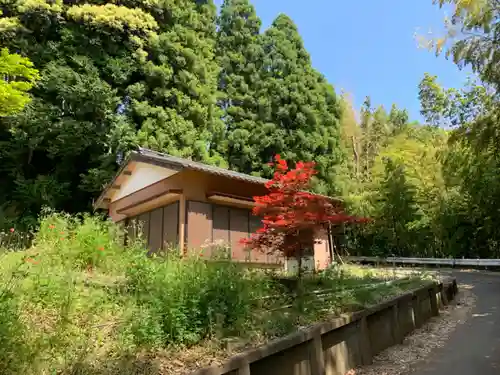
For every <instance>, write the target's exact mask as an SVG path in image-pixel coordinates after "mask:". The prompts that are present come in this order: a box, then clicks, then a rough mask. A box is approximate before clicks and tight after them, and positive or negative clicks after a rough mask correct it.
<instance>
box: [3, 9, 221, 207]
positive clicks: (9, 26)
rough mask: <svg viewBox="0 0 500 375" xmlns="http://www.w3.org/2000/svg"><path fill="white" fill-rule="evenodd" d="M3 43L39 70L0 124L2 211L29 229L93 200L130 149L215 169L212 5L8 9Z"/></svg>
mask: <svg viewBox="0 0 500 375" xmlns="http://www.w3.org/2000/svg"><path fill="white" fill-rule="evenodd" d="M2 10H3V11H4V14H5V15H8V17H7V16H6V17H3V18H2V19H1V20H2V23H1V26H0V43H1V44H3V45H6V46H7V47H9V48H10V49H12V50H17V51H21V53H22V54H23V55H24V56H27V57H28V58H30V60H31V61H33V63H34V64H35V66H37V67H38V68H39V69H40V77H41V79H40V82H39V84H38V85H37V86H36V87H34V88H33V90H32V94H33V101H32V102H31V103H30V104H29V105H28V106H27V107H26V110H25V111H23V112H22V113H20V114H18V115H17V116H12V117H9V118H4V119H0V122H1V123H2V125H4V126H2V127H1V128H2V129H7V128H8V129H9V130H8V131H7V130H0V132H1V133H0V146H1V147H0V156H1V158H2V166H1V167H0V168H1V169H2V172H3V173H2V177H1V181H0V185H1V187H0V189H1V190H2V197H1V198H0V199H1V200H0V206H1V207H3V210H4V213H5V214H6V215H8V216H12V217H16V216H19V215H20V216H22V217H34V215H36V214H37V213H38V211H39V210H40V207H41V206H42V205H49V206H51V207H54V208H57V209H64V210H66V211H69V212H75V211H84V210H87V209H89V208H90V203H91V198H92V197H93V196H94V195H95V194H96V192H97V191H99V190H100V189H101V188H102V185H103V184H104V183H105V182H107V181H108V180H109V178H110V176H111V175H112V174H113V173H114V171H115V170H116V168H117V164H116V161H117V159H118V160H119V159H120V158H121V157H123V156H124V155H125V154H126V153H127V152H128V151H129V150H130V149H131V148H132V147H136V146H138V145H140V146H147V147H150V148H154V149H157V150H162V151H166V152H169V153H173V154H177V155H180V156H184V157H192V158H194V159H197V160H203V161H206V162H211V163H219V164H223V159H222V156H221V155H220V154H219V152H218V151H217V142H218V140H219V139H220V138H221V137H222V136H223V135H222V131H223V124H222V122H221V120H220V115H219V110H218V107H217V103H216V92H217V75H218V67H217V63H216V62H215V59H214V48H215V34H216V33H215V15H216V8H215V6H214V5H213V4H212V2H211V1H195V0H179V1H166V2H153V3H151V2H149V1H139V2H127V1H123V2H120V3H119V4H117V3H114V2H100V3H99V4H96V3H94V2H77V3H76V4H75V3H72V2H64V3H63V2H52V1H44V0H37V1H31V0H20V1H17V2H4V3H3V4H2Z"/></svg>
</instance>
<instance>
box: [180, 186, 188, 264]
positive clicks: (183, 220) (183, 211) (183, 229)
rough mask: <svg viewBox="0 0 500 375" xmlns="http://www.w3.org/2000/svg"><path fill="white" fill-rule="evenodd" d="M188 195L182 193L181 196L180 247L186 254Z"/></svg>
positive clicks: (182, 252)
mask: <svg viewBox="0 0 500 375" xmlns="http://www.w3.org/2000/svg"><path fill="white" fill-rule="evenodd" d="M186 215H187V213H186V196H185V195H184V194H181V196H180V198H179V249H180V252H181V254H180V255H183V254H184V247H185V246H187V244H185V243H184V239H185V236H186Z"/></svg>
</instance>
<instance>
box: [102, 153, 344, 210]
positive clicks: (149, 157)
mask: <svg viewBox="0 0 500 375" xmlns="http://www.w3.org/2000/svg"><path fill="white" fill-rule="evenodd" d="M131 160H137V161H143V162H145V163H152V164H156V165H160V166H164V167H167V168H172V169H183V168H186V169H192V170H197V171H201V172H205V173H210V174H213V175H217V176H222V177H228V178H233V179H235V180H240V181H245V182H249V183H253V184H265V183H266V182H267V181H269V180H266V179H265V178H262V177H256V176H251V175H248V174H245V173H240V172H235V171H231V170H229V169H224V168H220V167H215V166H213V165H208V164H204V163H200V162H196V161H192V160H189V159H183V158H179V157H177V156H172V155H168V154H164V153H161V152H157V151H153V150H149V149H147V148H139V149H138V150H137V151H133V152H132V153H131V154H130V155H129V157H128V158H127V159H126V160H124V161H123V163H122V165H121V167H120V169H119V170H118V173H117V174H116V176H115V178H114V179H113V181H111V182H110V183H109V184H108V185H107V186H106V187H105V188H104V191H103V192H102V193H101V196H100V197H99V198H98V199H97V201H96V202H95V204H94V207H100V205H101V203H102V202H103V199H104V198H105V195H106V192H107V191H108V190H109V188H110V187H111V186H112V184H113V182H114V181H115V180H116V178H117V177H118V176H119V175H120V174H121V173H122V172H123V170H124V168H125V167H126V165H127V164H128V163H129V162H130V161H131ZM318 195H319V194H318ZM325 197H326V196H325ZM326 198H328V199H331V200H335V201H338V202H340V201H341V200H340V199H338V198H333V197H326Z"/></svg>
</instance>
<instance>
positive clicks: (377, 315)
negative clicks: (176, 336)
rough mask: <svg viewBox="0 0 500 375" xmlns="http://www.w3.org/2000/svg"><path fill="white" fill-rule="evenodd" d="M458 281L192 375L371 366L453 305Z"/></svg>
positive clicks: (329, 374)
mask: <svg viewBox="0 0 500 375" xmlns="http://www.w3.org/2000/svg"><path fill="white" fill-rule="evenodd" d="M457 292H458V288H457V283H456V280H455V279H454V278H449V279H446V280H444V281H443V282H441V283H429V284H428V285H426V286H424V287H422V288H420V289H417V290H415V291H412V292H409V293H406V294H403V295H401V296H398V297H396V298H394V299H392V300H389V301H387V302H384V303H382V304H379V305H376V306H373V307H370V308H369V309H366V310H362V311H359V312H356V313H353V314H348V315H347V314H346V315H344V316H342V317H340V318H337V319H334V320H332V321H330V322H326V323H320V324H317V325H315V326H313V327H311V328H308V329H305V330H301V331H299V332H296V333H293V334H291V335H289V336H287V337H284V338H282V339H279V340H276V341H273V342H271V343H269V344H267V345H264V346H262V347H260V348H257V349H253V350H251V351H248V352H245V353H242V354H239V355H237V356H234V357H232V358H230V359H229V360H228V361H227V362H226V363H225V364H224V365H223V366H221V367H208V368H204V369H201V370H198V371H196V372H195V373H193V374H192V375H280V374H284V375H344V374H345V373H346V372H347V371H349V370H350V369H352V368H354V367H356V366H359V365H365V364H370V363H371V362H372V357H373V356H374V355H376V354H377V353H379V352H381V351H382V350H384V349H386V348H388V347H390V346H392V345H395V344H398V343H401V342H402V341H403V338H404V337H405V336H406V335H407V334H408V333H410V332H411V331H413V330H414V329H415V328H418V327H420V326H421V325H422V324H423V323H424V322H425V321H426V320H428V319H429V318H430V317H432V316H435V315H438V314H439V307H440V306H443V305H446V304H448V301H450V300H451V299H453V297H454V296H455V294H456V293H457Z"/></svg>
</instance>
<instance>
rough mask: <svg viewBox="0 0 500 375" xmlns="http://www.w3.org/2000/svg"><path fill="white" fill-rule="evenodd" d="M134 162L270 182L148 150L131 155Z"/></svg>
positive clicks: (253, 181) (249, 180) (250, 180)
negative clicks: (153, 163)
mask: <svg viewBox="0 0 500 375" xmlns="http://www.w3.org/2000/svg"><path fill="white" fill-rule="evenodd" d="M131 159H132V160H134V159H135V160H143V161H146V162H147V161H153V162H155V164H160V165H161V164H163V165H165V166H174V167H180V168H187V169H193V170H197V171H201V172H206V173H210V174H215V175H218V176H224V177H229V178H234V179H236V180H241V181H246V182H251V183H254V184H265V183H266V182H267V181H268V180H266V179H265V178H261V177H256V176H251V175H248V174H244V173H240V172H235V171H231V170H229V169H224V168H220V167H215V166H213V165H208V164H203V163H199V162H196V161H192V160H188V159H182V158H179V157H176V156H172V155H168V154H164V153H161V152H157V151H152V150H148V149H146V148H139V150H138V151H134V152H132V154H131Z"/></svg>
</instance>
